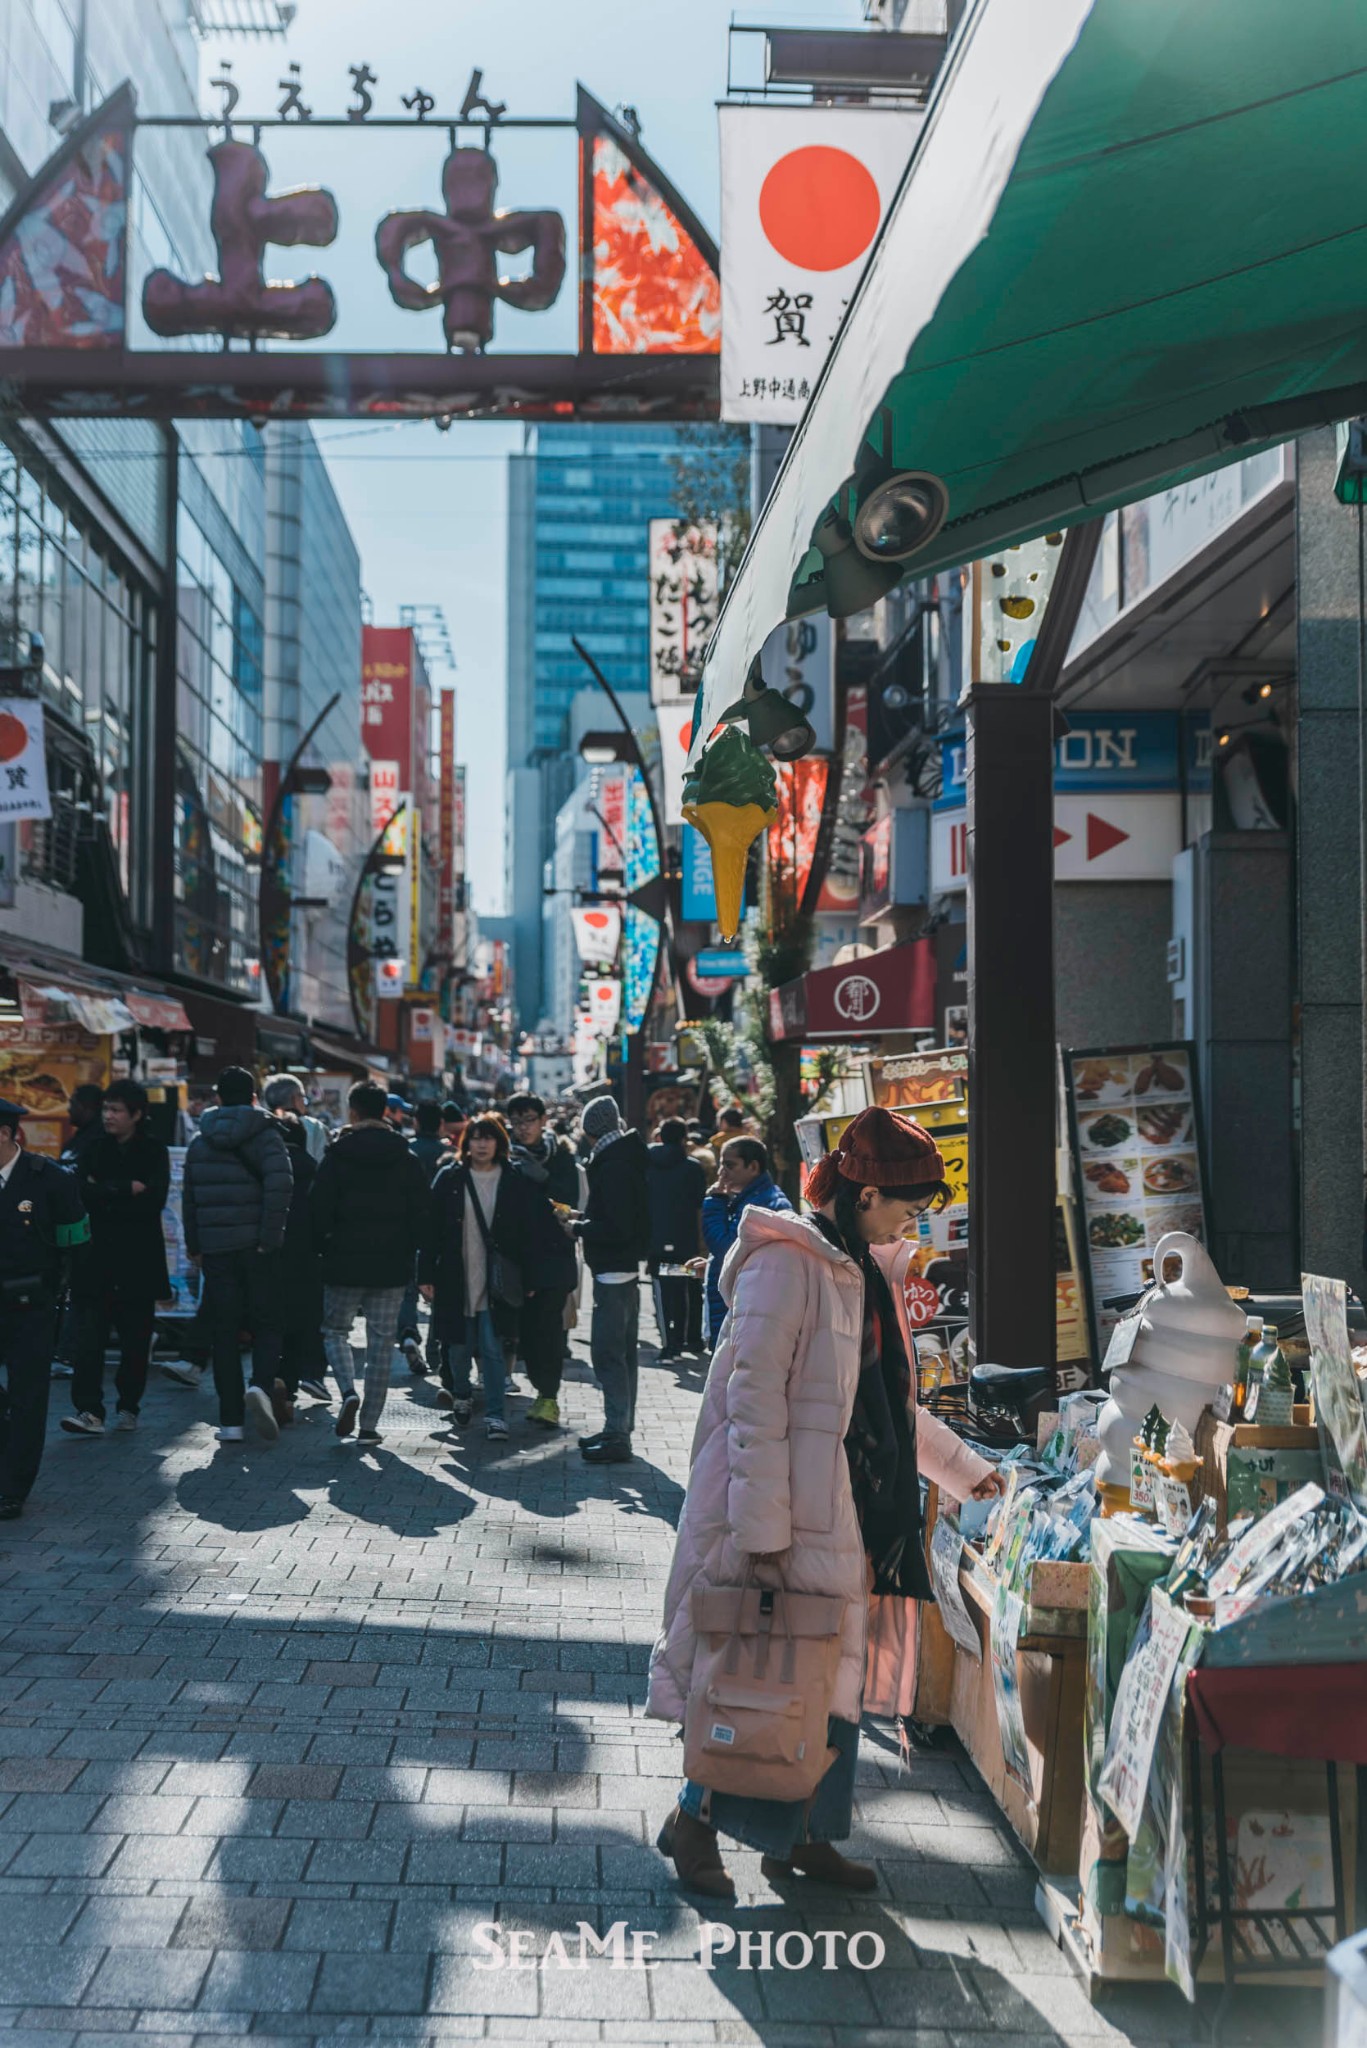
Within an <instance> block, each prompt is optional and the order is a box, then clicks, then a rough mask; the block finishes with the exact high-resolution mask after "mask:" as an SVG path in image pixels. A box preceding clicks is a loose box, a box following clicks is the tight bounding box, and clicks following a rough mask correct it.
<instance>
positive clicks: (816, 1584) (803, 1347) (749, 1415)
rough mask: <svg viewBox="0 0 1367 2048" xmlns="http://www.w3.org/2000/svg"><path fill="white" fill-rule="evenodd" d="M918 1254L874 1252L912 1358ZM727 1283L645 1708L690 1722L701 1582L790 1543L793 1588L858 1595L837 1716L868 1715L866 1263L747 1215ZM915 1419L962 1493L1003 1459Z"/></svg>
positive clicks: (727, 1575)
mask: <svg viewBox="0 0 1367 2048" xmlns="http://www.w3.org/2000/svg"><path fill="white" fill-rule="evenodd" d="M910 1249H911V1248H910V1246H909V1245H894V1246H890V1247H886V1248H880V1249H879V1251H878V1253H877V1254H876V1255H877V1257H878V1259H879V1263H880V1265H881V1266H882V1267H883V1269H884V1272H885V1273H886V1274H887V1277H888V1281H889V1284H890V1286H891V1287H892V1292H893V1298H894V1300H895V1301H896V1303H897V1308H898V1314H899V1317H900V1318H901V1322H902V1334H903V1341H904V1342H905V1343H906V1346H907V1355H908V1357H910V1356H911V1355H912V1348H911V1333H910V1331H909V1329H908V1328H907V1325H906V1319H905V1308H904V1305H903V1299H902V1288H901V1278H902V1273H903V1270H904V1269H905V1265H906V1261H907V1259H908V1257H909V1256H910ZM721 1290H722V1295H723V1297H724V1299H725V1300H726V1301H727V1302H728V1303H729V1306H730V1314H729V1315H728V1317H727V1320H726V1325H725V1328H724V1329H723V1331H722V1338H721V1342H720V1344H719V1345H718V1346H717V1350H716V1353H715V1355H714V1357H713V1360H712V1369H711V1371H710V1372H709V1374H708V1376H707V1386H706V1388H705V1389H704V1392H703V1399H702V1407H701V1410H700V1411H699V1415H698V1423H697V1428H696V1430H695V1431H694V1435H693V1454H692V1462H691V1468H690V1473H689V1484H688V1495H687V1498H686V1499H685V1501H684V1508H683V1515H682V1518H681V1520H680V1523H679V1534H678V1540H677V1543H676V1545H675V1549H674V1562H673V1565H672V1566H671V1568H670V1573H669V1583H668V1585H667V1586H666V1588H665V1611H664V1625H663V1628H662V1629H661V1631H660V1635H659V1637H658V1639H657V1641H656V1644H655V1648H654V1651H653V1652H652V1655H651V1660H650V1690H649V1696H648V1703H647V1708H646V1711H647V1712H648V1713H649V1714H652V1715H654V1716H655V1717H656V1718H657V1719H659V1720H662V1721H681V1720H682V1719H683V1715H684V1702H685V1700H686V1698H687V1695H688V1687H689V1681H690V1678H691V1676H692V1671H693V1653H694V1649H695V1638H694V1633H693V1622H692V1602H691V1595H692V1592H693V1588H694V1587H695V1586H738V1585H739V1584H740V1583H741V1580H742V1578H743V1577H744V1573H745V1560H746V1556H747V1555H754V1554H756V1553H765V1552H772V1551H778V1552H782V1553H784V1555H783V1563H782V1579H783V1583H784V1585H785V1586H788V1587H791V1589H792V1590H793V1591H794V1592H799V1593H834V1594H839V1595H841V1597H842V1598H843V1599H844V1600H845V1602H846V1607H845V1617H844V1623H843V1627H842V1631H841V1656H840V1668H839V1672H838V1675H837V1679H836V1686H835V1692H834V1695H833V1698H832V1702H831V1712H832V1714H833V1715H835V1716H836V1718H837V1719H839V1720H842V1721H857V1720H858V1719H859V1714H860V1708H861V1703H862V1701H863V1698H864V1680H865V1663H866V1647H867V1646H866V1633H867V1618H868V1568H867V1563H866V1560H865V1556H864V1545H863V1541H862V1539H861V1537H860V1533H859V1524H858V1521H857V1519H856V1516H855V1512H854V1500H853V1496H852V1494H851V1492H850V1478H849V1467H848V1465H847V1463H846V1459H845V1441H844V1440H845V1432H846V1430H847V1429H848V1428H849V1422H850V1415H851V1412H852V1410H853V1407H854V1396H855V1388H856V1384H857V1382H858V1378H859V1349H860V1335H861V1326H862V1317H863V1294H864V1286H863V1281H862V1279H861V1278H860V1274H859V1269H858V1267H857V1266H856V1265H855V1263H854V1261H853V1259H851V1258H850V1257H849V1256H848V1254H847V1253H845V1252H843V1251H838V1250H837V1249H836V1247H835V1246H834V1245H833V1244H831V1242H830V1241H829V1239H827V1238H826V1237H824V1236H823V1235H822V1233H821V1232H820V1231H819V1230H818V1229H817V1227H816V1225H815V1223H813V1222H811V1221H810V1219H809V1218H807V1217H804V1216H795V1215H792V1214H789V1213H785V1212H783V1211H774V1210H771V1209H747V1210H746V1212H745V1215H744V1218H743V1220H742V1223H741V1227H740V1235H739V1237H738V1238H737V1240H736V1242H735V1244H734V1245H733V1246H732V1247H731V1250H730V1251H729V1252H728V1253H727V1256H726V1263H725V1265H724V1266H723V1268H722V1275H721ZM915 1424H916V1445H917V1457H918V1461H919V1464H920V1469H921V1471H922V1472H923V1473H924V1474H925V1476H926V1477H927V1478H928V1479H931V1480H934V1481H936V1482H938V1484H939V1485H940V1486H942V1487H943V1488H944V1489H945V1491H946V1492H948V1493H950V1494H952V1495H954V1497H955V1498H956V1499H962V1498H964V1497H965V1496H966V1495H967V1494H969V1493H970V1492H971V1491H972V1489H973V1488H974V1486H976V1485H977V1484H978V1482H979V1481H980V1480H981V1479H982V1478H984V1477H985V1475H986V1474H987V1473H988V1471H990V1469H991V1468H990V1466H989V1465H988V1464H987V1462H986V1461H985V1460H984V1459H982V1458H980V1457H978V1456H977V1454H976V1452H974V1451H972V1450H970V1449H969V1447H968V1446H967V1445H966V1444H964V1443H962V1442H961V1441H960V1439H959V1438H958V1437H956V1436H955V1435H954V1433H953V1431H952V1430H950V1429H948V1428H947V1427H946V1426H945V1424H944V1423H942V1422H940V1421H938V1420H937V1418H936V1417H935V1416H933V1415H929V1414H927V1412H926V1411H925V1410H924V1409H922V1408H918V1409H916V1411H915ZM882 1604H885V1603H880V1605H882ZM886 1604H889V1605H896V1606H898V1607H899V1608H904V1607H905V1606H906V1605H907V1604H908V1603H902V1602H897V1603H886Z"/></svg>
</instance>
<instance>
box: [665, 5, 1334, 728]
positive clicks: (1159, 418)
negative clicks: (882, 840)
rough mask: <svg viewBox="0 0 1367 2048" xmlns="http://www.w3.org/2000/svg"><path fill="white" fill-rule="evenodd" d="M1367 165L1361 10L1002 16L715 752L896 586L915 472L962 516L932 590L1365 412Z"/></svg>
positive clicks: (816, 447)
mask: <svg viewBox="0 0 1367 2048" xmlns="http://www.w3.org/2000/svg"><path fill="white" fill-rule="evenodd" d="M1365 174H1367V6H1363V5H1361V4H1360V0H1356V4H1355V0H1299V4H1292V0H1030V4H1029V5H1022V4H1021V0H976V4H975V5H974V6H973V7H972V9H971V11H970V13H969V15H968V16H967V17H966V19H965V22H964V24H963V27H962V29H961V32H960V35H959V37H958V39H957V41H956V44H955V47H954V50H953V51H952V53H951V57H950V60H949V63H948V64H947V66H946V68H945V71H944V73H943V75H942V78H941V81H940V84H939V87H938V90H937V93H936V97H935V101H934V103H933V105H932V108H931V111H930V114H929V117H928V119H927V121H926V124H925V127H924V129H923V131H922V134H921V136H920V139H919V141H918V144H917V147H916V151H915V154H914V155H913V157H912V159H911V162H910V163H909V165H908V168H907V172H906V174H905V177H904V179H903V182H902V185H901V188H900V190H899V192H898V195H897V198H896V199H895V201H894V203H893V205H892V206H891V207H890V208H889V210H888V215H887V218H886V220H885V222H884V226H883V230H882V233H881V234H880V237H879V239H878V241H877V243H876V244H875V247H874V249H873V252H872V254H871V256H870V259H869V264H868V268H867V270H866V272H865V274H864V277H863V279H862V281H861V284H860V287H859V290H858V292H857V293H856V295H855V298H854V300H853V301H852V303H851V306H850V309H849V311H848V313H847V315H846V318H845V321H844V324H843V326H842V327H841V330H840V333H839V335H838V337H837V340H836V344H835V347H834V349H833V351H832V354H831V357H830V360H829V362H828V363H827V366H826V371H825V374H824V376H823V378H822V380H821V382H820V384H819V385H818V387H817V390H816V392H815V394H814V396H813V398H812V402H811V404H810V406H809V407H808V410H807V413H806V415H805V416H804V418H803V421H802V423H801V425H800V426H799V428H798V430H797V433H796V434H795V436H794V439H793V442H792V445H791V447H790V449H789V451H788V456H787V459H786V461H785V463H784V466H783V469H782V470H781V472H780V475H779V479H778V482H777V484H776V485H775V488H774V491H773V493H772V494H771V497H770V499H769V502H768V504H767V505H766V507H765V510H764V513H763V516H762V517H761V519H760V520H759V522H758V523H757V526H756V529H755V532H754V534H753V536H752V539H751V542H750V547H749V550H748V552H747V555H746V558H745V561H744V562H743V564H742V566H741V569H740V571H739V572H738V575H737V577H736V579H735V581H734V583H733V585H732V588H731V590H730V592H729V594H728V597H727V601H726V605H725V607H724V609H723V612H722V616H721V620H720V622H719V625H718V628H717V631H716V634H715V635H714V638H713V642H712V647H711V650H710V654H709V659H708V664H707V673H706V684H705V688H706V696H705V710H704V717H703V718H702V719H701V720H700V721H699V729H700V733H706V732H707V731H708V730H709V729H710V726H711V722H712V716H711V715H714V714H715V712H716V711H717V710H719V709H721V708H722V707H724V705H725V704H727V703H728V702H730V701H731V700H732V699H734V697H735V696H736V695H737V694H738V686H739V681H740V678H741V677H742V676H743V674H744V671H745V667H746V664H747V662H748V660H749V658H750V656H751V655H752V654H753V653H754V651H755V649H756V648H757V647H758V646H759V645H760V644H761V643H762V641H763V640H764V638H765V636H766V634H767V633H768V632H769V631H770V630H771V629H772V628H773V627H774V626H775V625H777V624H778V622H779V621H780V620H781V619H782V618H783V616H784V615H785V612H786V611H789V612H791V611H803V610H811V609H819V608H821V607H822V606H823V605H825V606H827V608H829V609H831V610H832V611H834V612H835V613H836V614H837V615H840V614H841V613H847V612H849V611H853V610H855V609H859V608H860V606H861V605H862V604H867V603H869V602H871V601H872V598H873V596H875V595H877V594H878V591H879V588H880V587H887V586H888V585H889V584H890V582H891V581H893V580H895V575H896V573H897V567H896V565H893V564H892V563H890V562H889V561H886V560H884V561H879V562H877V563H876V564H875V563H872V562H868V563H866V560H865V557H864V555H863V554H861V553H860V552H859V551H858V550H857V549H855V548H854V547H853V543H852V542H850V540H849V534H850V529H851V522H852V521H853V520H854V518H855V515H856V514H857V512H858V509H859V507H860V505H861V504H867V503H868V501H869V499H870V496H871V494H872V493H874V492H875V491H877V490H878V488H879V486H880V485H886V483H887V480H888V478H889V476H890V475H892V474H896V473H899V472H917V473H920V474H922V475H923V476H924V477H925V478H926V479H927V480H928V481H927V482H926V483H925V484H924V485H922V486H920V487H919V489H920V494H921V498H922V500H923V501H924V503H925V504H926V506H927V510H928V512H932V516H933V512H934V511H942V512H943V519H942V523H941V524H940V525H939V527H938V531H935V532H933V533H932V532H930V531H927V532H926V536H925V542H924V545H922V546H921V547H920V548H919V550H918V551H917V552H915V553H913V554H911V555H909V556H908V557H907V558H906V559H904V560H903V561H902V562H901V563H900V571H901V573H906V574H915V575H925V574H928V573H930V572H932V571H934V570H936V569H940V568H945V567H948V566H950V565H953V564H956V563H962V562H966V561H970V560H972V559H974V558H976V557H978V556H981V555H984V554H986V553H987V552H989V551H991V550H995V549H998V548H1000V547H1002V546H1005V545H1008V544H1010V543H1011V542H1013V541H1018V540H1023V539H1026V538H1028V537H1030V536H1032V535H1035V534H1039V533H1042V532H1045V531H1047V530H1050V529H1052V528H1055V527H1063V526H1067V525H1069V524H1071V523H1073V522H1075V521H1077V520H1079V519H1082V518H1086V517H1089V516H1091V515H1092V514H1093V513H1096V512H1100V511H1105V510H1109V509H1110V508H1112V507H1114V506H1116V505H1119V504H1123V503H1126V502H1129V501H1131V500H1133V499H1135V498H1139V497H1143V496H1146V495H1148V494H1149V493H1150V492H1153V491H1158V490H1161V489H1163V488H1165V487H1167V486H1169V485H1171V484H1173V483H1176V482H1179V481H1181V480H1182V479H1183V478H1186V477H1190V476H1197V475H1200V474H1203V473H1204V472H1206V471H1208V470H1211V469H1215V468H1218V467H1220V466H1221V465H1222V464H1223V463H1226V462H1229V461H1233V460H1235V459H1237V458H1239V457H1241V456H1245V455H1248V454H1250V453H1252V452H1254V451H1255V450H1256V449H1257V448H1258V447H1259V446H1260V445H1267V444H1269V443H1273V442H1276V441H1280V440H1284V439H1286V438H1287V437H1288V436H1289V435H1291V434H1293V433H1296V432H1300V431H1302V430H1304V429H1306V428H1309V427H1312V426H1317V425H1321V424H1326V423H1328V422H1330V421H1333V420H1336V419H1341V418H1343V417H1344V416H1346V415H1347V414H1349V413H1354V412H1357V411H1360V410H1367V175H1365ZM823 521H824V523H823ZM818 531H820V533H821V536H822V538H823V540H824V541H825V542H826V554H825V555H823V554H822V553H821V552H819V551H818V550H817V549H816V548H815V546H814V541H815V537H816V535H817V533H818ZM866 537H867V536H866ZM832 550H835V552H836V559H837V562H838V564H839V566H837V567H836V568H835V569H832V568H831V567H830V566H829V562H828V559H827V558H828V557H829V556H830V555H831V553H832ZM850 572H853V573H850Z"/></svg>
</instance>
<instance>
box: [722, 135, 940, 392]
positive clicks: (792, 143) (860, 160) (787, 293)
mask: <svg viewBox="0 0 1367 2048" xmlns="http://www.w3.org/2000/svg"><path fill="white" fill-rule="evenodd" d="M719 112H720V118H721V304H722V325H721V332H722V350H721V416H722V418H723V419H724V420H757V421H761V422H763V423H766V424H768V425H771V426H783V427H790V426H794V425H796V423H797V421H798V420H799V419H801V417H802V414H803V411H804V409H805V407H806V404H807V401H808V399H809V398H810V397H811V395H812V392H813V391H814V390H815V389H816V382H817V378H818V377H819V376H820V375H821V371H822V368H823V366H824V364H825V361H826V356H827V353H828V352H829V349H830V346H831V343H832V341H833V340H834V339H835V331H836V329H837V327H839V325H840V322H841V319H842V317H843V315H844V311H845V308H846V306H847V305H848V304H849V302H850V298H851V296H852V295H853V292H854V288H855V285H856V284H857V283H858V281H859V275H860V272H861V271H862V270H863V268H864V263H865V261H866V259H867V257H868V253H869V251H870V249H871V248H872V247H873V244H874V239H875V237H876V235H877V233H878V229H879V225H880V224H881V222H882V218H883V211H884V208H885V207H886V206H887V204H888V202H889V200H890V199H891V198H892V195H893V193H894V192H895V191H896V190H897V186H898V182H899V180H900V178H901V176H902V172H903V170H904V169H905V168H906V163H907V159H908V157H909V156H910V155H911V151H912V146H913V144H914V143H915V140H916V136H917V134H918V132H919V130H920V126H921V122H922V120H923V119H924V115H922V114H921V113H919V112H916V111H914V110H911V109H907V108H899V109H896V110H890V109H886V108H871V107H811V106H790V107H772V106H770V107H765V106H724V107H722V108H721V109H720V110H719Z"/></svg>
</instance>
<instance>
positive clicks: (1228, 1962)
mask: <svg viewBox="0 0 1367 2048" xmlns="http://www.w3.org/2000/svg"><path fill="white" fill-rule="evenodd" d="M1187 1753H1188V1759H1189V1763H1190V1776H1191V1839H1192V1841H1193V1842H1194V1843H1195V1844H1196V1845H1197V1847H1196V1853H1195V1855H1194V1856H1193V1858H1192V1862H1193V1865H1194V1874H1195V1885H1194V1888H1193V1889H1194V1897H1195V1905H1196V1917H1195V1925H1194V1928H1193V1934H1194V1937H1195V1939H1194V1941H1193V1944H1192V1967H1193V1969H1195V1970H1199V1969H1200V1967H1201V1962H1202V1959H1203V1957H1204V1956H1205V1953H1206V1950H1207V1948H1208V1947H1209V1945H1210V1936H1211V1926H1212V1915H1211V1914H1210V1911H1209V1904H1210V1902H1209V1900H1208V1898H1207V1894H1206V1860H1205V1856H1204V1855H1203V1854H1202V1851H1201V1844H1203V1843H1204V1841H1205V1826H1204V1818H1203V1812H1202V1801H1201V1730H1200V1728H1199V1726H1198V1725H1197V1722H1196V1718H1195V1716H1194V1715H1193V1717H1192V1720H1191V1723H1190V1726H1189V1727H1188V1730H1187ZM1324 1774H1325V1786H1326V1791H1327V1796H1328V1813H1329V1845H1330V1855H1331V1858H1332V1862H1333V1872H1334V1898H1333V1904H1332V1906H1282V1907H1278V1908H1277V1909H1276V1910H1275V1911H1260V1912H1255V1911H1254V1910H1252V1909H1251V1908H1249V1907H1241V1906H1236V1905H1235V1904H1234V1899H1235V1889H1234V1876H1233V1872H1232V1871H1231V1870H1230V1867H1229V1823H1228V1818H1227V1816H1226V1813H1225V1769H1224V1759H1223V1757H1222V1756H1221V1753H1220V1751H1219V1750H1218V1749H1217V1750H1216V1751H1215V1752H1214V1753H1213V1755H1212V1756H1211V1759H1210V1779H1211V1798H1212V1803H1213V1806H1214V1810H1215V1884H1216V1894H1215V1912H1214V1915H1213V1919H1214V1924H1215V1925H1217V1926H1218V1927H1219V1930H1220V1953H1221V1958H1222V1963H1223V1971H1222V1974H1223V1978H1224V1982H1225V1984H1226V1985H1227V1986H1228V1985H1232V1984H1235V1983H1237V1982H1238V1981H1239V1978H1240V1977H1243V1978H1248V1977H1253V1976H1265V1975H1268V1974H1270V1973H1272V1972H1274V1971H1275V1972H1277V1973H1278V1974H1279V1975H1284V1974H1285V1972H1286V1969H1287V1966H1288V1963H1290V1962H1291V1961H1292V1959H1291V1958H1290V1957H1289V1956H1287V1955H1286V1953H1285V1951H1284V1950H1280V1949H1278V1947H1277V1945H1276V1942H1275V1940H1274V1938H1273V1936H1274V1931H1275V1932H1276V1933H1280V1934H1281V1935H1282V1936H1283V1937H1284V1938H1285V1940H1286V1941H1288V1942H1289V1943H1290V1945H1291V1947H1292V1948H1293V1949H1294V1950H1295V1952H1296V1959H1297V1960H1298V1961H1300V1962H1303V1963H1304V1964H1305V1965H1306V1967H1307V1968H1310V1969H1313V1968H1316V1967H1317V1966H1319V1965H1321V1964H1322V1963H1323V1962H1324V1959H1325V1957H1326V1956H1327V1955H1328V1953H1329V1951H1330V1949H1331V1948H1332V1947H1333V1946H1334V1944H1335V1943H1336V1942H1339V1941H1343V1940H1344V1939H1345V1938H1346V1936H1347V1933H1348V1905H1347V1899H1346V1897H1345V1893H1344V1883H1343V1837H1342V1829H1341V1827H1340V1822H1339V1778H1338V1765H1337V1764H1335V1763H1326V1764H1325V1766H1324ZM1331 1914H1332V1916H1333V1922H1334V1931H1333V1933H1332V1935H1331V1934H1330V1933H1329V1932H1328V1931H1327V1930H1326V1926H1325V1922H1326V1921H1327V1920H1328V1919H1329V1917H1330V1915H1331ZM1299 1923H1304V1924H1305V1925H1306V1926H1307V1927H1308V1928H1309V1930H1310V1931H1311V1933H1312V1934H1313V1935H1314V1937H1315V1941H1316V1944H1317V1945H1316V1946H1315V1947H1313V1948H1308V1947H1307V1946H1306V1944H1305V1943H1304V1942H1303V1941H1302V1940H1301V1938H1300V1936H1299V1934H1298V1933H1297V1931H1296V1929H1297V1925H1298V1924H1299ZM1250 1935H1252V1936H1253V1937H1255V1940H1256V1943H1257V1944H1260V1945H1255V1940H1250V1938H1249V1937H1250Z"/></svg>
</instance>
